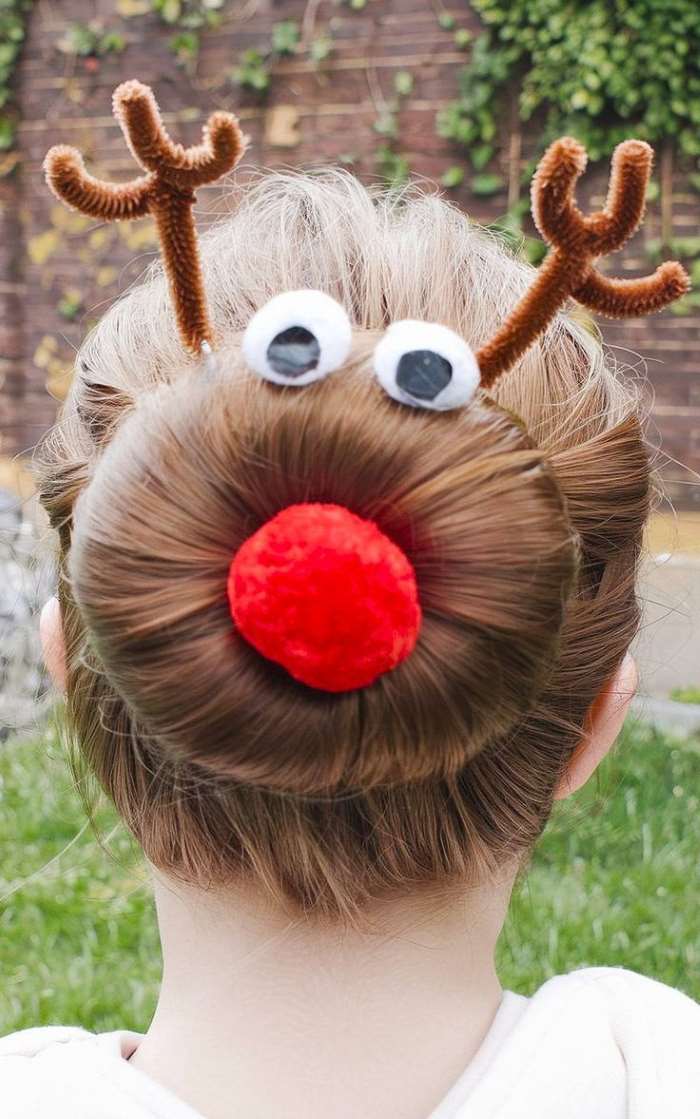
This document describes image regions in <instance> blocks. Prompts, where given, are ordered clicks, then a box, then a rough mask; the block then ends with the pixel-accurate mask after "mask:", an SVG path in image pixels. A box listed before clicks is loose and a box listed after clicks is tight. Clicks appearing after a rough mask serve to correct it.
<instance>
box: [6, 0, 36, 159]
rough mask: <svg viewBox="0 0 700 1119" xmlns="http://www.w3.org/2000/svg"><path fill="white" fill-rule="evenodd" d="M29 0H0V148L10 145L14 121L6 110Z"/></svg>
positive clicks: (22, 40)
mask: <svg viewBox="0 0 700 1119" xmlns="http://www.w3.org/2000/svg"><path fill="white" fill-rule="evenodd" d="M31 6H32V0H0V151H7V149H8V148H11V147H12V145H13V143H14V139H15V128H16V121H15V118H14V116H13V114H12V113H11V112H10V113H8V112H7V111H6V110H7V109H8V108H10V106H11V101H12V76H13V74H14V70H15V66H16V65H17V59H18V58H19V52H20V51H21V49H22V43H23V42H24V36H25V30H26V23H27V17H28V13H29V11H30V9H31Z"/></svg>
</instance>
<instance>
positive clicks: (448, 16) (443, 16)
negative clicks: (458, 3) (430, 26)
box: [438, 12, 457, 31]
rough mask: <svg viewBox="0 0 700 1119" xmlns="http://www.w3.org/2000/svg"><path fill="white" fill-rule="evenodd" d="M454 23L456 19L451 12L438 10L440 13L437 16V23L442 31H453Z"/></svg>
mask: <svg viewBox="0 0 700 1119" xmlns="http://www.w3.org/2000/svg"><path fill="white" fill-rule="evenodd" d="M456 23H457V20H456V19H455V17H454V16H453V15H452V13H451V12H440V15H439V16H438V24H439V25H440V27H441V28H442V30H443V31H453V30H454V28H455V25H456Z"/></svg>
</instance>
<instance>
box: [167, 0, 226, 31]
mask: <svg viewBox="0 0 700 1119" xmlns="http://www.w3.org/2000/svg"><path fill="white" fill-rule="evenodd" d="M224 3H225V0H151V8H152V10H153V11H154V12H155V13H156V14H157V15H159V16H160V18H161V19H162V21H163V23H168V24H170V26H171V27H181V28H182V29H183V30H184V31H199V30H201V29H202V28H207V27H218V25H219V23H220V22H221V9H222V8H223V6H224Z"/></svg>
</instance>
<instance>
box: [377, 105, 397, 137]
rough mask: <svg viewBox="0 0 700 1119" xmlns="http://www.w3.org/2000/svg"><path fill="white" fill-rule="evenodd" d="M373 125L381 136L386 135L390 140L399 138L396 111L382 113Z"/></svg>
mask: <svg viewBox="0 0 700 1119" xmlns="http://www.w3.org/2000/svg"><path fill="white" fill-rule="evenodd" d="M372 127H373V129H374V131H375V132H376V133H377V134H378V135H379V136H386V137H387V139H389V140H396V139H398V135H399V125H398V121H397V120H396V114H395V113H392V112H389V111H386V112H383V113H380V115H379V116H378V117H377V119H376V120H375V122H374V124H373V125H372Z"/></svg>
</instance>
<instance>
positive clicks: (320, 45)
mask: <svg viewBox="0 0 700 1119" xmlns="http://www.w3.org/2000/svg"><path fill="white" fill-rule="evenodd" d="M332 52H333V40H332V39H331V38H329V37H328V36H321V37H319V38H318V39H314V40H313V42H312V44H311V46H310V48H309V54H310V55H311V60H312V62H317V63H318V62H325V61H326V59H327V58H328V57H329V55H331V54H332Z"/></svg>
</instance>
